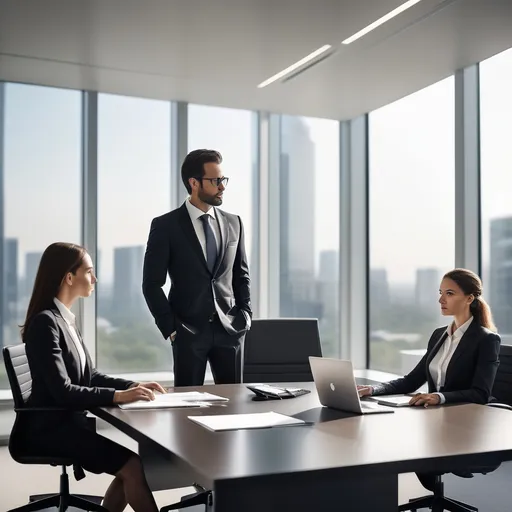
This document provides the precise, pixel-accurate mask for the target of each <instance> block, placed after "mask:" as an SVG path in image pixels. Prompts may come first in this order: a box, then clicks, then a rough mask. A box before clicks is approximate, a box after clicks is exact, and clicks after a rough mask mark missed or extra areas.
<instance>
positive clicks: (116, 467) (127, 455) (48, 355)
mask: <svg viewBox="0 0 512 512" xmlns="http://www.w3.org/2000/svg"><path fill="white" fill-rule="evenodd" d="M96 281H97V279H96V276H95V275H94V268H93V264H92V260H91V257H90V256H89V254H88V253H87V251H86V250H85V249H84V248H83V247H81V246H79V245H75V244H69V243H62V242H58V243H54V244H51V245H50V246H49V247H48V248H47V249H46V250H45V251H44V253H43V256H42V258H41V262H40V265H39V269H38V271H37V276H36V280H35V284H34V289H33V292H32V297H31V299H30V303H29V307H28V311H27V316H26V320H25V323H24V325H23V327H22V329H21V335H22V339H23V341H24V343H25V344H26V352H27V358H28V362H29V367H30V371H31V374H32V394H31V396H30V398H29V399H28V405H29V406H32V407H43V408H44V407H54V408H55V407H58V408H62V409H64V410H63V411H62V412H55V411H52V412H38V413H37V414H34V415H30V418H28V417H27V418H26V420H25V422H24V423H23V424H20V426H19V428H20V431H21V432H22V433H23V437H24V442H25V444H26V446H27V448H28V449H30V451H31V453H34V454H38V453H39V454H41V455H52V456H56V457H65V458H69V459H71V460H73V461H75V463H76V464H78V465H79V466H81V467H83V468H84V469H86V470H88V471H91V472H93V473H109V474H111V475H113V476H115V478H114V480H113V482H112V483H111V485H110V487H109V488H108V489H107V492H106V493H105V498H104V501H103V506H104V507H105V508H106V509H107V510H109V511H110V512H118V511H119V512H120V511H122V510H124V509H125V507H126V505H127V504H130V506H131V507H132V508H133V510H135V511H136V512H156V511H157V506H156V503H155V500H154V498H153V495H152V493H151V491H150V489H149V486H148V484H147V482H146V478H145V476H144V471H143V468H142V464H141V461H140V458H139V456H138V455H137V454H135V453H133V452H132V451H130V450H128V449H127V448H125V447H123V446H121V445H119V444H117V443H115V442H113V441H111V440H110V439H107V438H106V437H103V436H101V435H99V434H97V433H96V432H94V431H92V430H90V429H89V428H88V425H87V422H86V417H85V413H84V411H85V410H87V409H90V408H92V407H101V406H109V405H113V404H121V403H129V402H134V401H137V400H152V399H154V392H155V391H158V392H161V393H163V392H165V390H164V389H163V388H162V386H160V384H158V383H156V382H148V383H144V384H140V383H136V382H132V381H128V380H125V379H119V378H113V377H109V376H108V375H104V374H102V373H100V372H99V371H98V370H96V369H95V368H94V367H93V365H92V361H91V358H90V356H89V353H88V351H87V348H86V346H85V344H84V343H83V341H82V338H81V335H80V333H79V331H78V329H77V326H76V324H75V316H74V315H73V313H72V312H71V307H72V305H73V303H74V302H75V301H76V299H78V298H79V297H89V296H90V295H91V293H92V292H93V290H94V284H95V283H96ZM23 418H25V417H23ZM19 434H20V432H18V435H19Z"/></svg>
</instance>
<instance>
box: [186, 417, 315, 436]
mask: <svg viewBox="0 0 512 512" xmlns="http://www.w3.org/2000/svg"><path fill="white" fill-rule="evenodd" d="M188 418H189V420H192V421H193V422H195V423H198V424H199V425H201V426H203V427H206V428H207V429H209V430H213V431H214V432H219V431H222V430H242V429H253V428H272V427H285V426H299V425H306V422H305V421H303V420H298V419H296V418H291V417H290V416H285V415H284V414H279V413H277V412H262V413H253V414H218V415H215V416H189V417H188Z"/></svg>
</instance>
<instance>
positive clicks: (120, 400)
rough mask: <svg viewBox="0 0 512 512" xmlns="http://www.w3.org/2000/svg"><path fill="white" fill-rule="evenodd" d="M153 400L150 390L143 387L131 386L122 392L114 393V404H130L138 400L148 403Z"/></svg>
mask: <svg viewBox="0 0 512 512" xmlns="http://www.w3.org/2000/svg"><path fill="white" fill-rule="evenodd" d="M154 399H155V395H154V393H153V391H151V389H149V388H146V387H144V386H140V385H137V386H132V387H131V388H128V389H125V390H123V391H116V392H115V393H114V403H115V404H129V403H131V402H137V401H139V400H144V401H146V402H149V401H151V400H154Z"/></svg>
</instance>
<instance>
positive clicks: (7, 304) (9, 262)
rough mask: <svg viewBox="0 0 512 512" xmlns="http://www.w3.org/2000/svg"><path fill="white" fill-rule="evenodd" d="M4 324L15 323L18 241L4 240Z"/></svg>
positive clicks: (12, 239)
mask: <svg viewBox="0 0 512 512" xmlns="http://www.w3.org/2000/svg"><path fill="white" fill-rule="evenodd" d="M4 276H5V278H4V286H5V291H4V301H3V304H4V311H3V319H4V324H8V323H10V322H12V321H16V317H17V306H18V239H17V238H6V239H5V240H4Z"/></svg>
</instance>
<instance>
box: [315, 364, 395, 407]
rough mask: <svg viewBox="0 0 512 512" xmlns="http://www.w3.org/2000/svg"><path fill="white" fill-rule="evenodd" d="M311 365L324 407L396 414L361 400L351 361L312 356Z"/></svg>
mask: <svg viewBox="0 0 512 512" xmlns="http://www.w3.org/2000/svg"><path fill="white" fill-rule="evenodd" d="M309 364H310V366H311V372H312V373H313V380H314V381H315V386H316V390H317V392H318V398H319V399H320V403H321V404H322V405H325V406H326V407H331V408H332V409H339V410H340V411H348V412H355V413H359V414H374V413H385V412H394V411H393V409H391V408H389V407H383V406H381V405H378V404H376V403H373V402H362V401H361V400H360V399H359V393H358V392H357V385H356V381H355V379H354V368H353V366H352V362H351V361H344V360H342V359H328V358H326V357H313V356H310V358H309Z"/></svg>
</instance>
